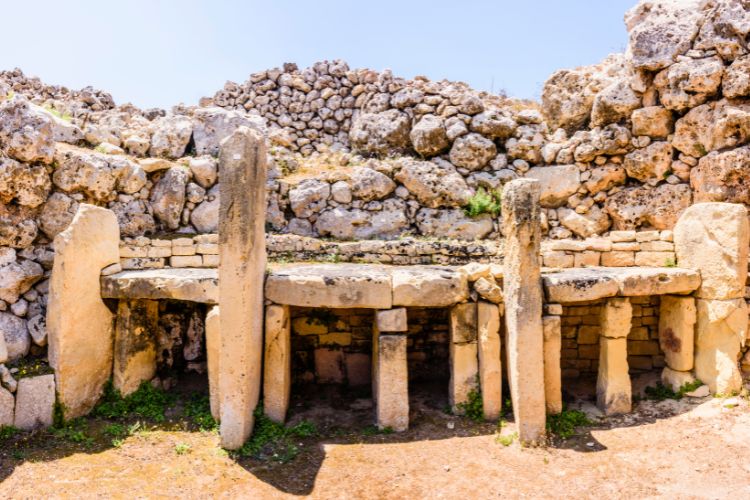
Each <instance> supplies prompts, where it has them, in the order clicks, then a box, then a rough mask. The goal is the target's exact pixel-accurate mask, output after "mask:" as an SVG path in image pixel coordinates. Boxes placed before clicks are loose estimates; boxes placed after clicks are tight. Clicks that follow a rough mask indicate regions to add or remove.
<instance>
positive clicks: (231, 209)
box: [219, 127, 266, 450]
mask: <svg viewBox="0 0 750 500" xmlns="http://www.w3.org/2000/svg"><path fill="white" fill-rule="evenodd" d="M219 175H220V178H221V182H220V186H221V188H220V189H221V191H220V198H221V201H220V208H219V255H220V264H219V304H220V306H221V317H220V324H221V353H220V356H219V358H220V360H219V370H220V372H219V386H220V389H219V393H220V394H221V398H222V400H221V404H220V407H221V426H220V435H221V445H222V446H223V447H224V448H226V449H230V450H235V449H238V448H240V447H241V446H242V445H243V443H244V442H245V440H247V438H248V437H249V436H250V433H251V432H252V429H253V411H254V410H255V406H256V405H257V404H258V397H259V394H260V381H261V362H262V358H263V280H264V278H265V269H266V246H265V220H266V218H265V214H266V201H265V193H266V146H265V142H264V139H263V136H262V135H261V134H260V133H259V132H257V131H255V130H251V129H249V128H247V127H240V128H238V129H237V130H235V131H234V132H233V133H232V135H230V136H229V137H227V138H226V139H224V141H223V142H222V144H221V151H220V153H219Z"/></svg>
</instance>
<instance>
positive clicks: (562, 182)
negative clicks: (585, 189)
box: [525, 165, 581, 208]
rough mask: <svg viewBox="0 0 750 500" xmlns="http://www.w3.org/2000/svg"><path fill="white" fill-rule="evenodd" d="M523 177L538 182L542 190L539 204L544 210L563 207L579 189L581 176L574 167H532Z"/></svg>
mask: <svg viewBox="0 0 750 500" xmlns="http://www.w3.org/2000/svg"><path fill="white" fill-rule="evenodd" d="M525 176H526V177H529V178H531V179H536V180H538V181H539V184H540V185H541V188H542V195H541V199H540V203H541V204H542V206H543V207H545V208H555V207H559V206H562V205H564V204H565V202H567V201H568V198H569V197H570V196H572V195H574V194H575V193H576V191H578V188H579V187H581V175H580V171H579V170H578V167H577V166H576V165H550V166H546V167H532V168H531V169H529V171H528V172H526V174H525Z"/></svg>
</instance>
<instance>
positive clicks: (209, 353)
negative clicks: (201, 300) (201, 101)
mask: <svg viewBox="0 0 750 500" xmlns="http://www.w3.org/2000/svg"><path fill="white" fill-rule="evenodd" d="M220 356H221V309H220V308H219V306H212V307H211V308H210V309H209V310H208V313H207V314H206V358H207V362H208V363H207V364H208V394H209V402H210V403H209V404H210V406H211V416H212V417H214V418H215V419H216V420H217V421H220V420H221V395H220V394H219V390H220V388H219V361H220V360H219V358H220Z"/></svg>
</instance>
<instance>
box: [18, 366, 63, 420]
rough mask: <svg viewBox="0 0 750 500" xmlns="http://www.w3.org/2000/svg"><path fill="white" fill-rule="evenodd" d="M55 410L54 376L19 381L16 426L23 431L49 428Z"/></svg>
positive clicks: (41, 376)
mask: <svg viewBox="0 0 750 500" xmlns="http://www.w3.org/2000/svg"><path fill="white" fill-rule="evenodd" d="M54 409H55V376H54V375H40V376H37V377H27V378H22V379H21V380H19V381H18V389H17V390H16V415H15V419H14V424H13V425H14V426H16V427H18V428H19V429H23V430H32V429H37V428H40V427H49V426H51V425H52V415H53V412H54Z"/></svg>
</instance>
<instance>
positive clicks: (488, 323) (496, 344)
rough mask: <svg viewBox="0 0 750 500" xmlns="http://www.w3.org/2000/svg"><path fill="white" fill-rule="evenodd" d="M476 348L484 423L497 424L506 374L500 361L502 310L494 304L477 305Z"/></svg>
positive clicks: (501, 406) (480, 303)
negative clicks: (491, 422)
mask: <svg viewBox="0 0 750 500" xmlns="http://www.w3.org/2000/svg"><path fill="white" fill-rule="evenodd" d="M477 347H478V350H479V387H480V388H481V390H482V411H483V412H484V418H485V420H497V419H498V418H500V412H501V411H502V409H503V375H502V374H503V370H502V368H503V367H502V361H501V360H500V307H499V306H498V305H497V304H493V303H491V302H485V301H479V302H478V303H477Z"/></svg>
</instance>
